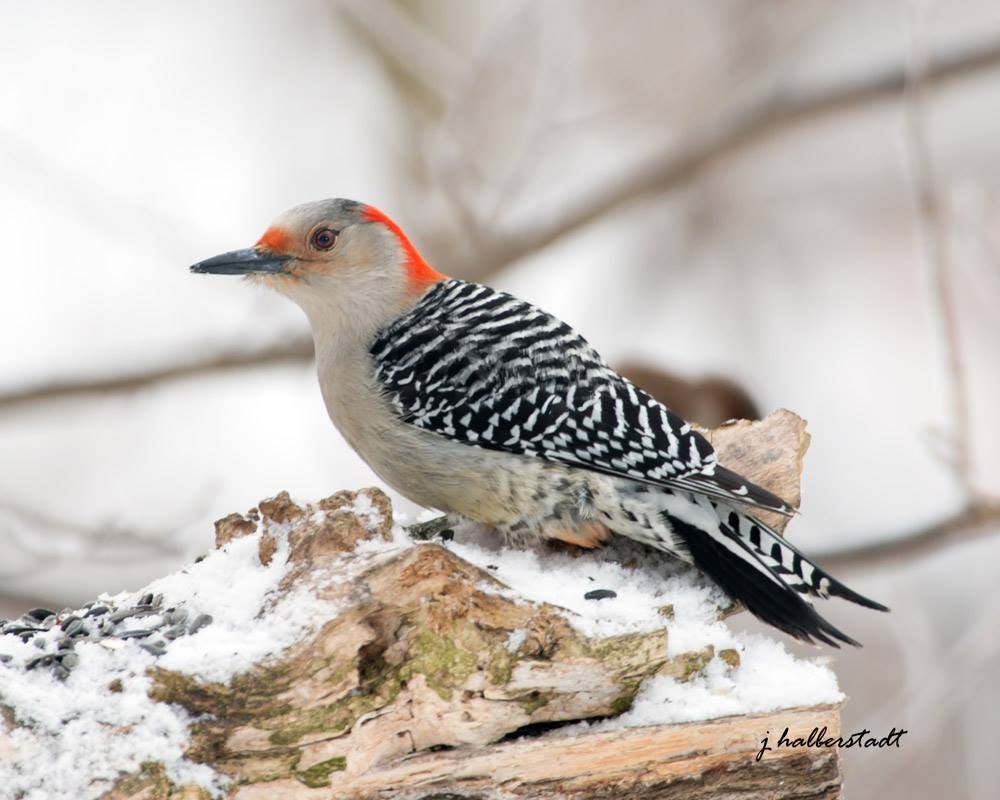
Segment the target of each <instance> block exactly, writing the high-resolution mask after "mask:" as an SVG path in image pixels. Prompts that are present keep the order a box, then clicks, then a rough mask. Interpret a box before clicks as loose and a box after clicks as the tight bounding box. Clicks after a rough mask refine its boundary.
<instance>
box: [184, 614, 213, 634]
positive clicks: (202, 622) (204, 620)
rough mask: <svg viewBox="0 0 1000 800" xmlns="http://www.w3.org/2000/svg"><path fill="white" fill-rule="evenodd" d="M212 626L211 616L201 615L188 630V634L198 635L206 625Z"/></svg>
mask: <svg viewBox="0 0 1000 800" xmlns="http://www.w3.org/2000/svg"><path fill="white" fill-rule="evenodd" d="M211 624H212V615H211V614H199V615H198V616H197V617H195V618H194V622H192V623H191V625H190V627H189V628H188V633H197V632H198V631H200V630H201V629H202V628H204V627H205V626H206V625H211Z"/></svg>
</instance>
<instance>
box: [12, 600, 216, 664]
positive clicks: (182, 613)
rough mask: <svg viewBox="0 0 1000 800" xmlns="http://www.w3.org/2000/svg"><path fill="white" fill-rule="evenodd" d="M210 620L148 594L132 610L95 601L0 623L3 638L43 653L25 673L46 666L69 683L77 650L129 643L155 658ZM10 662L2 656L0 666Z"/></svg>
mask: <svg viewBox="0 0 1000 800" xmlns="http://www.w3.org/2000/svg"><path fill="white" fill-rule="evenodd" d="M211 622H212V617H211V615H209V614H198V615H197V616H193V617H192V615H191V614H190V613H189V612H188V610H187V609H186V608H184V607H182V606H171V607H170V608H164V607H163V595H159V594H158V595H153V594H146V595H143V596H142V597H140V598H139V602H137V603H136V604H135V605H133V606H116V605H114V604H113V603H110V601H107V600H104V601H101V600H93V601H91V602H89V603H86V604H85V605H84V606H83V608H78V609H70V608H64V609H63V610H62V611H59V612H56V611H51V610H50V609H47V608H33V609H31V610H30V611H28V612H26V613H24V614H22V615H21V617H20V618H19V619H16V620H0V636H17V637H19V638H20V639H21V641H22V642H25V643H28V642H31V643H32V644H33V645H34V646H35V647H37V648H38V650H39V651H40V652H39V654H38V655H37V656H34V657H33V658H29V659H28V660H27V661H26V662H25V663H24V668H25V669H29V670H30V669H38V668H39V667H42V668H47V669H50V670H51V671H52V673H53V674H54V675H55V676H56V677H57V678H59V679H61V680H65V679H66V678H67V677H68V676H69V674H70V672H71V670H72V669H73V667H75V666H76V665H77V664H79V663H80V656H79V655H78V654H77V653H76V646H77V645H78V644H80V643H81V642H98V643H102V644H104V645H105V646H106V647H109V648H111V649H116V648H117V647H120V646H121V643H122V642H123V641H125V640H128V639H135V640H137V641H139V642H140V644H139V646H140V647H141V648H142V649H143V650H145V651H146V652H148V653H151V654H152V655H154V656H162V655H163V654H164V653H166V652H167V648H168V647H169V646H170V642H172V641H174V640H175V639H178V638H180V637H181V636H189V635H191V634H192V633H195V632H197V631H199V630H201V629H202V628H204V627H205V626H206V625H208V624H210V623H211ZM9 661H11V656H10V655H3V654H0V664H3V663H7V662H9Z"/></svg>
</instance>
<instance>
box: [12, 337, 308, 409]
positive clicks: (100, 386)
mask: <svg viewBox="0 0 1000 800" xmlns="http://www.w3.org/2000/svg"><path fill="white" fill-rule="evenodd" d="M312 355H313V344H312V339H310V338H309V337H308V336H302V337H298V338H293V339H289V340H287V341H284V342H280V343H277V344H272V345H269V346H267V347H265V348H263V349H262V350H252V351H231V352H228V353H221V354H218V355H214V356H210V357H208V358H203V359H198V360H195V361H190V362H188V363H186V364H185V363H180V364H168V365H166V366H164V367H161V368H158V369H152V370H148V371H145V372H134V373H131V374H126V375H114V376H111V377H107V378H85V379H80V380H73V379H68V380H63V381H56V382H53V383H48V384H40V385H37V386H28V387H26V388H23V389H15V390H13V391H11V392H8V393H6V394H0V412H4V411H10V410H12V409H16V408H17V407H19V406H23V405H27V404H30V403H37V402H42V401H48V400H63V399H67V398H79V397H86V396H97V395H102V394H113V393H119V392H135V391H139V390H141V389H146V388H148V387H150V386H153V385H155V384H158V383H163V382H165V381H175V380H184V379H187V378H193V377H196V376H198V375H202V374H205V373H215V372H228V371H231V370H239V369H246V368H248V367H260V366H268V365H272V364H285V363H302V362H304V361H307V360H309V359H311V358H312Z"/></svg>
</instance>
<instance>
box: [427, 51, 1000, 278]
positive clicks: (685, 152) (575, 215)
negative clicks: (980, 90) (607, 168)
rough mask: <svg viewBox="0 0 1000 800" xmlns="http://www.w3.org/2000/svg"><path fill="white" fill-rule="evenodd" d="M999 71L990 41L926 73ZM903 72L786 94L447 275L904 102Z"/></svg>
mask: <svg viewBox="0 0 1000 800" xmlns="http://www.w3.org/2000/svg"><path fill="white" fill-rule="evenodd" d="M997 66H1000V41H989V42H985V43H983V44H979V45H976V46H969V47H966V48H961V49H958V50H955V51H953V52H951V53H947V54H944V55H940V56H938V57H936V58H935V59H933V60H932V61H931V62H930V63H929V64H928V65H927V68H926V70H925V72H924V78H925V80H927V81H938V82H943V81H951V80H956V79H959V78H963V77H966V76H967V75H969V74H972V73H975V72H978V71H981V70H988V69H994V68H996V67H997ZM907 75H908V68H907V65H906V64H896V65H893V66H891V67H888V68H885V69H882V70H879V71H876V72H873V73H870V74H868V75H863V76H861V77H858V78H852V79H846V80H843V81H840V82H836V83H831V84H830V85H828V86H826V87H825V88H820V89H816V90H811V91H809V92H808V93H804V94H795V93H785V94H779V95H777V96H775V97H773V98H772V99H771V100H769V101H767V102H764V103H762V104H760V105H758V106H754V107H752V108H750V109H749V110H747V111H745V112H744V113H742V114H740V115H738V116H737V117H736V118H734V119H730V120H728V121H727V123H726V124H725V125H722V126H719V127H718V128H717V129H716V130H714V131H706V132H703V134H702V135H699V136H696V137H692V141H693V144H691V145H690V146H688V147H687V148H684V149H682V150H681V151H680V152H675V153H670V154H667V155H663V156H660V157H659V158H657V159H655V160H653V161H652V162H650V163H648V164H644V165H642V166H641V167H639V168H637V169H635V170H633V171H632V172H631V173H629V174H627V175H623V176H622V177H621V178H619V179H618V180H617V181H615V182H609V183H607V184H605V185H604V186H602V187H600V188H598V189H596V190H595V191H594V192H593V193H591V194H590V195H589V196H586V197H584V198H583V199H582V200H580V201H579V202H578V203H577V204H576V205H575V206H573V207H571V208H569V209H566V210H564V211H563V212H562V213H560V214H559V215H557V216H554V217H551V218H549V219H543V220H541V222H540V223H539V224H538V225H537V226H535V227H534V228H523V227H522V228H521V229H520V230H518V232H517V233H516V234H510V235H508V236H506V237H503V238H498V239H497V240H496V241H495V243H494V244H493V246H492V247H491V248H489V249H488V250H486V251H484V252H479V253H477V254H476V258H475V259H474V260H472V261H470V262H468V263H462V264H454V265H448V264H446V265H445V266H446V267H450V268H451V269H450V271H451V272H452V273H453V274H458V275H461V276H462V277H463V278H466V279H468V280H479V279H482V278H484V277H485V276H488V275H491V274H493V273H495V272H497V271H499V270H501V269H503V268H504V267H505V266H507V265H508V264H510V263H512V262H514V261H517V260H518V259H520V258H522V257H524V256H526V255H528V254H529V253H533V252H535V251H537V250H541V249H542V248H545V247H548V246H549V245H551V244H553V243H555V242H557V241H558V240H560V239H562V238H563V237H565V236H567V235H569V234H571V233H574V232H575V231H577V230H580V229H581V228H583V227H585V226H587V225H589V224H590V223H592V222H594V221H595V220H597V219H599V218H600V217H602V216H604V215H605V214H607V213H608V212H610V211H613V210H615V209H617V208H620V207H622V206H624V205H627V204H628V203H631V202H634V201H637V200H640V199H643V198H646V197H651V196H655V195H659V194H662V193H664V192H668V191H671V190H673V189H676V188H678V187H680V186H683V185H686V184H688V183H690V182H691V181H692V180H693V179H695V178H696V177H698V176H699V175H700V174H701V173H702V171H703V170H705V169H706V168H707V167H709V166H711V165H714V164H715V163H717V162H718V161H720V160H722V159H723V158H725V157H727V156H730V155H732V154H734V153H736V152H738V151H740V150H743V149H745V148H747V147H749V146H750V145H753V144H755V143H756V142H758V141H760V140H762V139H763V138H765V137H766V136H769V135H771V134H773V133H775V132H776V131H777V130H778V129H780V128H783V127H786V126H789V125H793V124H800V123H804V122H810V121H813V120H816V119H818V118H820V117H824V116H828V115H831V114H837V113H841V112H843V111H847V110H851V109H854V108H857V107H858V106H861V105H864V104H867V103H871V102H877V101H882V100H886V99H893V98H897V99H900V98H902V93H903V90H904V89H905V87H906V85H907Z"/></svg>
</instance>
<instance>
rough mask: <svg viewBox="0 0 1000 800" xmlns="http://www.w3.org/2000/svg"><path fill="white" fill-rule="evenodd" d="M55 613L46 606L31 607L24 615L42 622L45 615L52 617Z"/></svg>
mask: <svg viewBox="0 0 1000 800" xmlns="http://www.w3.org/2000/svg"><path fill="white" fill-rule="evenodd" d="M55 615H56V612H55V611H49V610H48V609H47V608H33V609H31V610H30V611H29V612H28V613H27V614H25V615H24V616H26V617H32V618H34V619H37V620H38V621H39V622H42V621H43V620H44V619H46V618H47V617H54V616H55Z"/></svg>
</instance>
